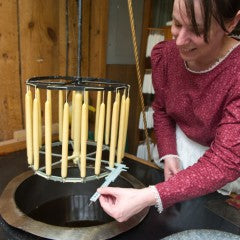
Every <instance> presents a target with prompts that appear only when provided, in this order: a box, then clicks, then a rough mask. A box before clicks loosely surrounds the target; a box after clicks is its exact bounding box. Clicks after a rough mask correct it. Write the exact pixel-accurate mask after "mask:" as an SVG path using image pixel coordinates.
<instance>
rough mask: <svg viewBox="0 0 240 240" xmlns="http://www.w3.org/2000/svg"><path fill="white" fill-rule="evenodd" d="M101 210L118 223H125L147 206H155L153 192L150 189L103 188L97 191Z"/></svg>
mask: <svg viewBox="0 0 240 240" xmlns="http://www.w3.org/2000/svg"><path fill="white" fill-rule="evenodd" d="M97 191H98V192H99V193H100V194H101V196H100V198H99V201H100V204H101V206H102V208H103V210H104V211H105V212H106V213H107V214H108V215H110V216H111V217H113V218H115V219H116V220H117V221H118V222H124V221H127V220H128V219H129V218H130V217H132V216H133V215H135V214H137V213H139V212H140V211H141V210H143V209H144V208H146V207H148V206H152V205H155V204H156V199H155V195H154V192H153V191H152V189H150V188H143V189H133V188H115V187H105V188H99V189H98V190H97Z"/></svg>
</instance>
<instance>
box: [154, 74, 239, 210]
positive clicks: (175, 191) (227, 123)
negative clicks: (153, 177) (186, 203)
mask: <svg viewBox="0 0 240 240" xmlns="http://www.w3.org/2000/svg"><path fill="white" fill-rule="evenodd" d="M238 82H240V75H239V76H238ZM238 85H239V87H238V86H235V90H233V91H232V93H230V95H231V97H230V100H229V101H227V104H226V106H225V108H224V114H223V117H222V120H221V121H220V123H219V125H218V128H217V132H216V135H215V139H214V141H213V142H212V144H211V146H210V149H209V150H208V151H206V153H205V154H204V155H203V157H201V158H200V159H199V161H198V162H197V163H196V164H194V165H193V166H191V167H189V168H187V169H185V170H182V171H181V172H179V173H178V174H176V175H175V176H173V177H172V178H170V179H169V180H168V181H166V182H163V183H159V184H157V185H156V188H157V190H158V192H159V194H160V197H161V200H162V204H163V207H164V208H166V207H169V206H171V205H173V204H174V203H176V202H180V201H183V200H187V199H191V198H194V197H198V196H202V195H204V194H207V193H210V192H214V191H216V190H217V189H219V188H221V187H222V186H224V185H225V184H227V183H228V182H231V181H233V180H235V179H237V178H238V177H240V137H239V136H240V84H238Z"/></svg>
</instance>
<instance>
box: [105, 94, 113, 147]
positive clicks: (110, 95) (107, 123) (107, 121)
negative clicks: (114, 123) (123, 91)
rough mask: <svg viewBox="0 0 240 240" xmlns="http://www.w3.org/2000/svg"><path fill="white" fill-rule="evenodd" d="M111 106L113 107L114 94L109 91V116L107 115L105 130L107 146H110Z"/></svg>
mask: <svg viewBox="0 0 240 240" xmlns="http://www.w3.org/2000/svg"><path fill="white" fill-rule="evenodd" d="M111 105H112V92H111V91H109V92H108V95H107V114H106V128H105V144H106V145H108V144H109V135H110V120H111Z"/></svg>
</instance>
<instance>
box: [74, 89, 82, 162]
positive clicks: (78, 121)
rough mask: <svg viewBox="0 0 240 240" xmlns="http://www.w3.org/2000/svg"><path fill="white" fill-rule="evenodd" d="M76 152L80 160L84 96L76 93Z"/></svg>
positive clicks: (75, 154)
mask: <svg viewBox="0 0 240 240" xmlns="http://www.w3.org/2000/svg"><path fill="white" fill-rule="evenodd" d="M74 107H75V110H74V131H75V132H74V152H73V155H74V156H76V157H77V158H79V155H80V142H81V114H82V94H81V93H80V92H76V94H75V100H74Z"/></svg>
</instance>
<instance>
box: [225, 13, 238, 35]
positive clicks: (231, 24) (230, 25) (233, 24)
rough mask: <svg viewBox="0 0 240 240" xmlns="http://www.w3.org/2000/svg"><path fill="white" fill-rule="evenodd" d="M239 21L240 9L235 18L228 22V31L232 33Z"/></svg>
mask: <svg viewBox="0 0 240 240" xmlns="http://www.w3.org/2000/svg"><path fill="white" fill-rule="evenodd" d="M239 21H240V10H239V11H238V12H237V14H236V15H235V17H234V18H233V20H232V21H230V22H228V23H227V24H226V28H227V31H228V32H229V33H231V32H232V31H233V30H234V28H235V27H236V26H237V24H238V23H239Z"/></svg>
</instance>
